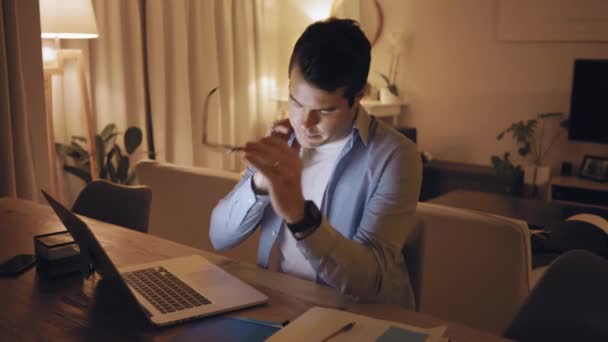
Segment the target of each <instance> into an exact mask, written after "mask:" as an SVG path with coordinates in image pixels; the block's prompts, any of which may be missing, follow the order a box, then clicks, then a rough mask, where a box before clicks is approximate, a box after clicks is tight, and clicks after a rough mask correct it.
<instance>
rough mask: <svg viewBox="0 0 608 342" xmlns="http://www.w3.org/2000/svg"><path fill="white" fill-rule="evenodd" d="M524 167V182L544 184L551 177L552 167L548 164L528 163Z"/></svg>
mask: <svg viewBox="0 0 608 342" xmlns="http://www.w3.org/2000/svg"><path fill="white" fill-rule="evenodd" d="M523 169H524V184H529V185H544V184H547V183H548V182H549V179H551V168H550V167H549V166H546V165H541V166H536V165H526V166H524V167H523Z"/></svg>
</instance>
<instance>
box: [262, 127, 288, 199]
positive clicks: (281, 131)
mask: <svg viewBox="0 0 608 342" xmlns="http://www.w3.org/2000/svg"><path fill="white" fill-rule="evenodd" d="M291 133H293V127H291V123H290V122H289V119H283V120H278V121H275V122H274V123H273V124H272V126H271V127H270V129H269V130H268V133H267V134H266V136H278V137H281V138H283V139H285V141H287V140H289V136H290V135H291ZM253 187H254V191H255V192H256V193H257V194H264V195H266V194H268V180H267V179H266V177H264V175H262V173H261V172H256V173H254V174H253Z"/></svg>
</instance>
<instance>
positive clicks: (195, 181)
mask: <svg viewBox="0 0 608 342" xmlns="http://www.w3.org/2000/svg"><path fill="white" fill-rule="evenodd" d="M135 173H136V175H137V179H138V180H139V182H140V183H141V184H146V185H147V186H149V187H150V188H151V189H152V192H153V193H154V203H152V208H151V213H150V231H149V232H150V234H152V235H156V236H160V237H162V238H165V239H169V240H172V241H175V242H179V243H182V244H185V245H189V246H193V247H196V248H199V249H203V250H207V251H212V252H214V253H219V254H222V255H226V256H229V257H231V258H234V259H238V260H242V261H247V262H251V263H256V262H257V249H258V241H259V230H258V231H257V232H256V233H254V234H253V235H252V236H250V237H249V238H248V239H247V240H246V241H245V242H243V243H242V244H241V245H239V246H237V247H235V248H233V249H230V250H227V251H221V252H218V251H216V250H215V249H214V248H213V246H212V245H211V241H210V240H209V223H210V221H211V212H212V211H213V208H215V206H216V205H217V203H218V202H219V201H220V199H222V198H223V197H224V196H226V195H227V194H228V193H229V192H230V191H231V190H232V188H233V187H234V186H235V185H236V183H237V182H238V181H239V179H240V175H239V174H238V173H235V172H228V171H222V170H216V169H207V168H200V167H184V166H178V165H174V164H169V163H159V162H156V161H151V160H143V161H141V162H139V163H138V164H137V165H136V167H135Z"/></svg>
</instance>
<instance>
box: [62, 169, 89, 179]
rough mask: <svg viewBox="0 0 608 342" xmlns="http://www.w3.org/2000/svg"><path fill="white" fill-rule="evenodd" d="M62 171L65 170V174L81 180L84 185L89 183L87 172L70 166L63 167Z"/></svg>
mask: <svg viewBox="0 0 608 342" xmlns="http://www.w3.org/2000/svg"><path fill="white" fill-rule="evenodd" d="M63 169H64V170H65V172H67V173H71V174H73V175H74V176H76V177H78V178H80V179H82V180H83V181H84V182H85V183H90V182H91V174H90V173H89V172H88V171H85V170H82V169H79V168H77V167H73V166H70V165H64V166H63Z"/></svg>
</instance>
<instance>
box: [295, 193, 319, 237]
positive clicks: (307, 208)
mask: <svg viewBox="0 0 608 342" xmlns="http://www.w3.org/2000/svg"><path fill="white" fill-rule="evenodd" d="M321 219H322V216H321V212H320V211H319V209H318V208H317V206H316V204H315V203H314V202H313V201H305V202H304V218H303V219H302V221H300V222H297V223H294V224H292V225H288V227H289V229H290V230H291V231H292V232H294V233H296V232H302V231H305V230H308V229H310V228H313V227H314V228H316V227H318V226H319V225H320V224H321Z"/></svg>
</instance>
